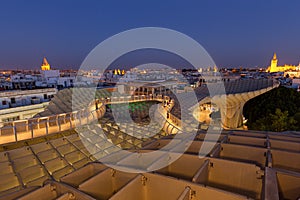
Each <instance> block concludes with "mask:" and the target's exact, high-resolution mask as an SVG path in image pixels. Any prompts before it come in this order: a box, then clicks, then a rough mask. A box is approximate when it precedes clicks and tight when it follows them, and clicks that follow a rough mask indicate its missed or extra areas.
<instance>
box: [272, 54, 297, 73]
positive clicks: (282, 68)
mask: <svg viewBox="0 0 300 200" xmlns="http://www.w3.org/2000/svg"><path fill="white" fill-rule="evenodd" d="M297 69H298V67H297V66H296V65H283V66H278V59H277V56H276V53H274V55H273V59H272V60H271V65H270V66H269V67H268V69H267V72H285V71H295V70H297Z"/></svg>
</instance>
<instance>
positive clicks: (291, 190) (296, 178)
mask: <svg viewBox="0 0 300 200" xmlns="http://www.w3.org/2000/svg"><path fill="white" fill-rule="evenodd" d="M276 175H277V180H278V187H279V188H278V189H279V198H280V199H299V198H300V174H299V173H297V174H296V173H293V174H291V173H284V172H280V171H277V173H276Z"/></svg>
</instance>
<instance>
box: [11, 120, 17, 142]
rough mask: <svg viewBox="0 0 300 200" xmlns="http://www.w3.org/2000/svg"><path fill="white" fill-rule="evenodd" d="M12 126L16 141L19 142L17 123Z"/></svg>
mask: <svg viewBox="0 0 300 200" xmlns="http://www.w3.org/2000/svg"><path fill="white" fill-rule="evenodd" d="M12 125H13V132H14V135H15V141H16V142H18V136H17V127H16V125H15V123H13V124H12Z"/></svg>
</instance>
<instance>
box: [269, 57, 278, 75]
mask: <svg viewBox="0 0 300 200" xmlns="http://www.w3.org/2000/svg"><path fill="white" fill-rule="evenodd" d="M277 63H278V59H277V56H276V53H274V55H273V59H272V60H271V66H270V72H277Z"/></svg>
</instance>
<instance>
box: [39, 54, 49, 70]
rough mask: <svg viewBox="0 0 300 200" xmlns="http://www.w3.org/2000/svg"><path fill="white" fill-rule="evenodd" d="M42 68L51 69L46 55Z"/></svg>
mask: <svg viewBox="0 0 300 200" xmlns="http://www.w3.org/2000/svg"><path fill="white" fill-rule="evenodd" d="M41 69H42V70H50V65H49V63H48V61H47V59H46V58H45V57H44V59H43V63H42V66H41Z"/></svg>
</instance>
